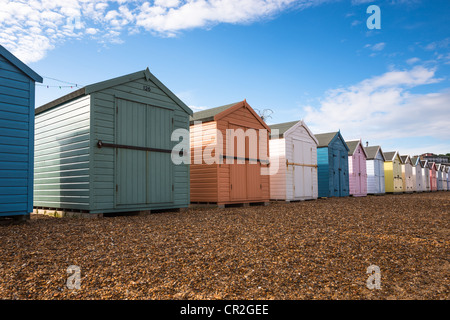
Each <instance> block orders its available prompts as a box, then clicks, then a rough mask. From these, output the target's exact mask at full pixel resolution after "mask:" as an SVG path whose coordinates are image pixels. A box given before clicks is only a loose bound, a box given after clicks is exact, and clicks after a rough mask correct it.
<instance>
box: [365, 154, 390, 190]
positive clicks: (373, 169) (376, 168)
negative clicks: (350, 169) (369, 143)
mask: <svg viewBox="0 0 450 320" xmlns="http://www.w3.org/2000/svg"><path fill="white" fill-rule="evenodd" d="M366 169H367V193H368V194H380V193H384V192H385V180H384V161H383V158H382V156H381V154H380V153H379V152H378V154H377V156H376V157H375V159H372V160H367V161H366Z"/></svg>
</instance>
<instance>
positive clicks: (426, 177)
mask: <svg viewBox="0 0 450 320" xmlns="http://www.w3.org/2000/svg"><path fill="white" fill-rule="evenodd" d="M420 163H421V165H422V178H423V191H426V192H430V191H431V185H430V182H431V181H430V169H429V168H428V160H420Z"/></svg>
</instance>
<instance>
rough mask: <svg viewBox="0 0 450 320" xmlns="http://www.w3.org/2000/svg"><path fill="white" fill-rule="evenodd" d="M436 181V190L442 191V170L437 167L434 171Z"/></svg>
mask: <svg viewBox="0 0 450 320" xmlns="http://www.w3.org/2000/svg"><path fill="white" fill-rule="evenodd" d="M436 183H437V190H439V191H442V190H444V188H443V185H442V170H441V169H438V170H437V171H436Z"/></svg>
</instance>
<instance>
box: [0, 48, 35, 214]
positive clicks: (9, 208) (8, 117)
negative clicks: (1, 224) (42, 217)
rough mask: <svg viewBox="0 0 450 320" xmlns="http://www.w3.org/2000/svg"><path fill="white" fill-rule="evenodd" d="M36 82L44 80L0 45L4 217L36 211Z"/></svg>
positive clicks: (0, 155) (0, 190)
mask: <svg viewBox="0 0 450 320" xmlns="http://www.w3.org/2000/svg"><path fill="white" fill-rule="evenodd" d="M36 82H42V77H41V76H39V75H38V74H37V73H36V72H34V71H33V70H31V69H30V68H29V67H28V66H27V65H25V64H24V63H23V62H22V61H20V60H19V59H18V58H17V57H16V56H14V55H13V54H12V53H10V52H9V51H8V50H6V49H5V48H4V47H3V46H1V45H0V217H12V218H13V219H15V220H24V219H28V218H29V217H30V213H31V212H32V211H33V166H34V161H33V160H34V103H35V98H34V97H35V83H36Z"/></svg>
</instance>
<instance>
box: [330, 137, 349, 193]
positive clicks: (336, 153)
mask: <svg viewBox="0 0 450 320" xmlns="http://www.w3.org/2000/svg"><path fill="white" fill-rule="evenodd" d="M343 143H345V142H343V141H341V140H340V139H335V140H334V141H332V142H331V143H330V146H329V147H328V149H329V154H328V157H329V160H328V162H329V163H330V168H329V169H330V170H329V173H328V174H329V182H330V183H329V190H328V194H329V196H333V197H345V196H348V195H349V177H348V172H349V171H348V151H347V149H346V148H345V147H344V145H343Z"/></svg>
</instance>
